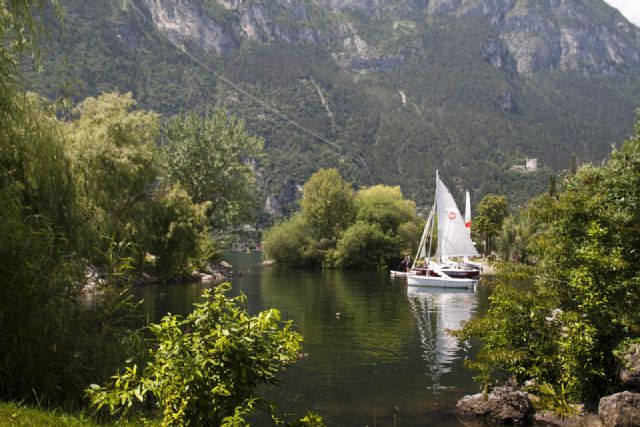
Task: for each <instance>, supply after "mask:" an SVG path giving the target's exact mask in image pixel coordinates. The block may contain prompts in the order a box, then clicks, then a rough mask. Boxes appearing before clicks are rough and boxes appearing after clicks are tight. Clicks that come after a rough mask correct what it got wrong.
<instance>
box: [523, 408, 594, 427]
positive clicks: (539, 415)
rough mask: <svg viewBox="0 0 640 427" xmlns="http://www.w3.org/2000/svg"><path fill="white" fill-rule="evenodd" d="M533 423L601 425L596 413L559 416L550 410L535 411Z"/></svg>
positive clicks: (569, 426)
mask: <svg viewBox="0 0 640 427" xmlns="http://www.w3.org/2000/svg"><path fill="white" fill-rule="evenodd" d="M534 421H535V425H537V426H538V425H539V426H545V427H603V426H604V424H603V423H602V420H601V419H600V417H599V416H598V415H597V414H581V415H574V416H572V417H560V416H558V415H556V414H554V413H553V412H551V411H543V412H536V414H535V416H534Z"/></svg>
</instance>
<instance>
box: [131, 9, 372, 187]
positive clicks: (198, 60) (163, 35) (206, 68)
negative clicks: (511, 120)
mask: <svg viewBox="0 0 640 427" xmlns="http://www.w3.org/2000/svg"><path fill="white" fill-rule="evenodd" d="M126 3H127V4H129V5H130V6H131V7H133V9H134V10H135V11H136V13H137V14H138V15H140V17H141V18H142V19H143V20H144V21H146V22H147V23H149V24H151V25H152V26H153V25H154V23H153V22H152V21H151V20H150V19H149V18H148V17H147V16H146V15H145V14H144V12H142V10H140V8H138V6H136V5H135V4H134V3H133V1H127V2H126ZM158 33H159V34H160V35H161V36H162V37H164V38H165V39H166V40H167V41H169V43H171V44H172V45H173V46H175V47H176V48H177V49H179V50H180V51H181V52H182V53H184V54H185V55H186V56H188V57H189V58H190V59H191V60H192V61H193V62H195V63H196V64H198V65H200V66H201V67H202V68H204V69H205V70H206V71H208V72H209V73H211V74H212V75H214V76H215V77H217V78H218V79H220V80H221V81H223V82H224V83H226V84H227V85H229V86H231V87H232V88H233V89H235V90H236V91H238V92H240V93H241V94H243V95H245V96H246V97H248V98H250V99H251V100H253V101H254V102H256V103H258V104H260V105H261V106H263V107H264V108H266V109H268V110H270V111H272V112H273V113H274V114H275V115H277V116H278V117H280V118H281V119H282V120H284V121H286V122H287V123H289V124H291V125H293V126H295V127H296V128H298V129H300V130H301V131H303V132H305V133H307V134H309V135H311V136H313V137H314V138H316V139H318V140H320V141H322V142H324V143H326V144H328V145H330V146H332V147H333V148H335V149H336V150H338V152H340V153H342V152H343V149H342V147H340V146H339V145H338V144H336V143H334V142H331V141H329V140H328V139H326V138H324V137H323V136H321V135H318V134H317V133H316V132H313V131H312V130H309V129H307V128H305V127H304V126H302V125H301V124H299V123H298V122H296V121H294V120H292V119H290V118H288V117H287V116H285V115H284V114H283V113H281V112H280V111H279V110H278V109H277V108H275V107H273V106H271V105H270V104H268V103H266V102H265V101H263V100H261V99H260V98H258V97H256V96H254V95H252V94H251V93H249V92H247V91H246V90H244V89H242V88H241V87H240V86H238V85H237V84H235V83H233V82H232V81H231V80H229V79H227V78H226V77H224V76H223V75H222V74H220V73H218V72H216V71H215V70H214V69H213V68H211V67H209V66H208V65H207V64H205V63H204V62H203V61H201V60H200V59H199V58H197V57H196V56H194V55H193V54H191V53H190V52H189V51H188V50H186V48H185V47H184V46H182V45H181V44H179V43H178V42H176V41H174V40H171V38H169V36H167V35H166V34H164V33H163V32H162V31H158ZM357 156H358V158H359V159H360V161H361V162H362V164H363V166H364V169H365V172H366V173H367V175H368V176H369V179H370V180H372V182H373V177H372V175H371V172H370V171H369V166H368V165H367V163H366V162H365V161H364V158H362V156H361V155H359V154H357ZM352 157H354V156H352ZM356 160H357V159H356Z"/></svg>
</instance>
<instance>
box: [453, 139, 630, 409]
mask: <svg viewBox="0 0 640 427" xmlns="http://www.w3.org/2000/svg"><path fill="white" fill-rule="evenodd" d="M639 207H640V157H639V156H638V155H637V153H630V152H616V151H614V152H613V153H612V155H611V159H610V160H609V161H608V162H607V163H606V164H604V165H603V166H600V167H594V166H583V167H582V168H580V169H579V170H578V171H577V173H576V174H575V175H569V176H567V177H566V178H565V179H564V181H563V183H562V187H561V189H560V191H559V193H558V194H557V195H556V197H555V198H553V197H549V196H542V197H539V198H537V199H534V200H533V201H532V202H531V204H530V205H529V206H528V207H527V209H526V211H525V212H526V217H527V218H529V219H530V220H531V221H532V222H533V224H540V225H541V227H539V229H538V230H537V231H536V233H534V234H533V235H530V237H528V238H526V239H525V240H527V239H529V242H525V245H524V246H525V247H526V251H527V253H528V254H529V255H528V256H529V260H530V261H533V262H534V264H533V265H532V266H530V267H528V269H527V270H528V271H529V274H530V276H532V277H533V278H535V281H534V283H533V284H532V285H531V288H530V289H528V290H515V289H512V288H510V287H508V286H505V285H501V286H498V288H497V289H496V291H495V292H494V294H493V295H492V297H491V307H490V309H489V311H488V313H487V315H486V316H484V317H483V318H481V319H475V320H471V321H469V322H467V323H466V324H465V326H464V328H463V331H462V332H460V333H459V335H458V336H459V337H461V338H466V339H469V338H471V337H479V338H481V339H482V340H483V342H484V346H483V348H482V350H481V351H480V352H479V353H478V356H477V358H476V359H475V360H474V361H473V362H471V363H470V364H469V365H470V366H471V367H472V368H474V369H477V370H478V371H480V378H479V379H480V380H481V381H482V382H483V384H484V385H485V386H491V385H492V384H493V381H494V380H495V379H496V378H500V377H502V378H504V376H509V377H513V378H514V379H516V381H517V382H519V383H523V382H524V381H526V380H529V379H533V380H535V381H536V382H537V383H538V384H543V383H548V384H552V385H554V386H553V387H556V386H555V385H558V386H559V385H561V384H562V385H563V386H564V387H565V392H564V393H560V394H561V395H562V398H561V399H560V400H565V401H567V402H570V403H575V402H586V403H593V402H597V400H598V399H599V398H600V397H601V396H602V395H603V394H604V393H606V392H607V391H608V390H610V389H611V388H612V387H614V386H615V384H616V363H615V354H614V352H615V349H616V348H617V347H618V346H619V345H620V343H621V342H622V341H623V340H624V339H625V338H626V337H628V336H629V335H631V334H633V333H637V331H638V325H639V324H640V315H639V314H638V310H636V307H637V305H638V304H639V303H640V300H639V298H640V279H639V277H638V271H639V269H640V254H638V251H637V248H638V247H640V246H638V245H639V244H640V233H639V232H638V226H637V224H638V221H640V209H639ZM525 220H526V219H525ZM507 270H509V269H507ZM634 331H636V332H634ZM554 390H556V391H557V387H556V388H554ZM566 390H570V391H571V392H568V391H566ZM547 394H549V390H547ZM549 405H551V407H554V405H555V407H556V409H558V410H560V411H565V410H567V407H566V405H565V406H562V405H560V406H558V404H557V402H556V403H553V402H551V403H549Z"/></svg>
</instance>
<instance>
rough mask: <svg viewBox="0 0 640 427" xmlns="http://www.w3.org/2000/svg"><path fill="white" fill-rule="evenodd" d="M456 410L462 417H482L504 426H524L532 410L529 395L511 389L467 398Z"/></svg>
mask: <svg viewBox="0 0 640 427" xmlns="http://www.w3.org/2000/svg"><path fill="white" fill-rule="evenodd" d="M456 408H457V410H458V413H459V414H460V415H462V416H465V417H482V418H486V419H487V420H490V421H493V422H497V423H502V424H524V423H525V422H526V421H527V418H528V417H529V415H530V414H531V410H532V406H531V402H530V401H529V397H528V395H527V394H526V393H524V392H522V391H518V390H515V389H513V388H511V387H497V388H495V389H493V390H492V391H491V393H489V394H484V393H478V394H474V395H472V396H465V397H463V398H462V399H461V400H460V401H459V402H458V404H457V405H456Z"/></svg>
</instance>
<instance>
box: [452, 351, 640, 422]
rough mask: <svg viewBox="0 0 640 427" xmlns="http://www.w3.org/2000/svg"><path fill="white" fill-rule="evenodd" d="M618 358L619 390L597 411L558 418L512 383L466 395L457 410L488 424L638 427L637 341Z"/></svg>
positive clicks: (639, 362) (639, 356) (639, 367)
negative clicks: (488, 390) (542, 408)
mask: <svg viewBox="0 0 640 427" xmlns="http://www.w3.org/2000/svg"><path fill="white" fill-rule="evenodd" d="M620 359H621V367H620V375H619V377H620V390H621V391H619V392H618V393H614V394H612V395H609V396H605V397H602V398H601V399H600V403H599V405H598V413H597V414H596V413H589V412H582V413H580V414H578V415H575V416H572V417H559V416H558V415H556V414H554V413H552V412H550V411H539V412H536V411H535V405H534V402H535V401H536V400H537V398H535V397H534V396H532V395H530V394H529V393H527V392H525V391H522V390H518V389H516V388H514V387H512V386H504V387H496V388H494V389H493V390H492V391H491V392H489V393H486V394H485V393H478V394H474V395H468V396H465V397H463V398H462V399H461V400H460V401H459V402H458V404H457V406H456V409H457V412H458V414H459V415H460V417H462V418H463V419H479V420H482V421H483V422H489V423H491V424H514V425H540V426H557V427H568V426H582V427H636V426H637V427H640V343H636V344H634V345H631V346H630V347H629V348H628V349H627V351H626V352H625V353H624V354H623V355H622V356H621V357H620Z"/></svg>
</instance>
